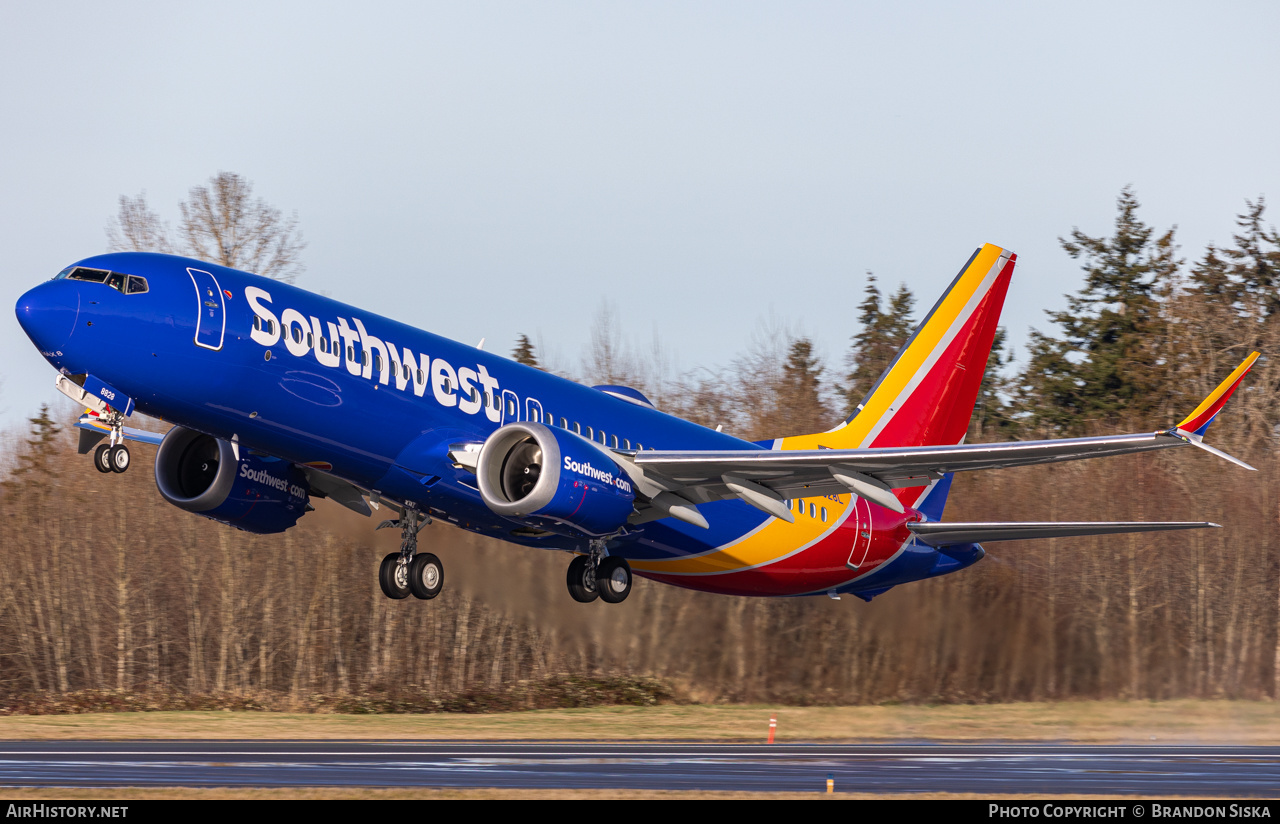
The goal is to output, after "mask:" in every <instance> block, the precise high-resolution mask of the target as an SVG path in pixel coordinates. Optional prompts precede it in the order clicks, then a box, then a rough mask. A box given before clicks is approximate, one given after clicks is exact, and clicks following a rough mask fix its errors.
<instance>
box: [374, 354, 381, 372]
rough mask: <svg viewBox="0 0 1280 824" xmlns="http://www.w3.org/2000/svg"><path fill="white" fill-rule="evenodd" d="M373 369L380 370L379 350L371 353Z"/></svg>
mask: <svg viewBox="0 0 1280 824" xmlns="http://www.w3.org/2000/svg"><path fill="white" fill-rule="evenodd" d="M373 370H374V371H375V372H378V373H381V372H382V353H381V352H374V353H373Z"/></svg>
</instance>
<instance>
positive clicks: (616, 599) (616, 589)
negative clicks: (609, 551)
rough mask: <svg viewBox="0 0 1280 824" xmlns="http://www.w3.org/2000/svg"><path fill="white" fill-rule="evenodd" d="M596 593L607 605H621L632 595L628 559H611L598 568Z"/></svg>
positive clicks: (607, 559)
mask: <svg viewBox="0 0 1280 824" xmlns="http://www.w3.org/2000/svg"><path fill="white" fill-rule="evenodd" d="M596 592H599V593H600V600H602V601H604V602H605V603H607V604H621V603H622V602H623V601H625V600H627V596H628V595H630V594H631V565H630V564H628V563H627V559H626V558H617V557H609V558H605V559H604V560H603V561H601V562H600V565H599V566H598V567H596Z"/></svg>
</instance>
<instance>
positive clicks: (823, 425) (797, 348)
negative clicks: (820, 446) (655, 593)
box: [778, 337, 832, 433]
mask: <svg viewBox="0 0 1280 824" xmlns="http://www.w3.org/2000/svg"><path fill="white" fill-rule="evenodd" d="M822 371H823V367H822V361H821V360H820V359H819V358H818V356H817V355H815V354H814V352H813V342H812V341H810V340H809V339H808V338H803V337H801V338H796V339H795V340H793V341H792V342H791V346H790V349H789V350H788V352H787V360H786V363H784V364H783V365H782V379H781V385H780V386H779V387H778V395H779V399H778V400H779V403H778V407H779V411H780V412H781V414H782V418H783V420H785V421H786V426H787V428H788V431H789V432H792V433H801V432H804V433H808V432H819V431H821V430H823V429H829V428H830V427H831V424H832V421H831V420H830V417H831V415H830V412H829V411H828V409H827V405H826V404H825V403H824V402H823V400H822V382H821V377H822Z"/></svg>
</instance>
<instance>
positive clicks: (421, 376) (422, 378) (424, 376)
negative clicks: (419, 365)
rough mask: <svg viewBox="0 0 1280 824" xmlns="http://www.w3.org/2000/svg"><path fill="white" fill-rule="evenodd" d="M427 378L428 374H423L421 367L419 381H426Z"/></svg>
mask: <svg viewBox="0 0 1280 824" xmlns="http://www.w3.org/2000/svg"><path fill="white" fill-rule="evenodd" d="M426 379H427V376H426V375H424V374H422V370H421V369H419V370H418V383H423V382H424V381H426Z"/></svg>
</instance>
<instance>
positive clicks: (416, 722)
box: [0, 701, 1280, 745]
mask: <svg viewBox="0 0 1280 824" xmlns="http://www.w3.org/2000/svg"><path fill="white" fill-rule="evenodd" d="M771 715H776V716H777V718H778V729H777V738H776V740H777V741H779V742H804V741H818V740H826V741H833V740H834V741H909V740H937V741H974V740H982V739H989V740H1002V741H1026V742H1034V741H1071V742H1081V743H1098V744H1103V743H1116V744H1135V743H1143V742H1151V741H1159V742H1161V743H1166V744H1167V743H1183V744H1254V745H1265V744H1278V743H1280V703H1276V702H1269V701H1168V702H1142V701H1135V702H1122V701H1080V702H1061V703H1026V704H994V705H992V704H981V705H954V704H952V705H945V706H919V705H911V706H876V707H770V706H703V705H693V706H689V705H664V706H657V707H604V708H593V709H574V710H538V711H533V712H515V713H496V714H483V715H460V714H443V713H442V714H432V715H322V714H290V713H275V712H145V713H103V714H86V715H39V716H5V717H0V739H3V740H48V739H106V740H122V739H148V738H179V739H181V738H186V739H218V738H255V739H372V740H379V739H396V738H399V739H490V740H498V739H512V740H515V739H599V740H610V739H612V740H675V739H683V740H704V741H746V742H750V741H764V740H765V738H766V736H767V735H768V727H769V717H770V716H771Z"/></svg>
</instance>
